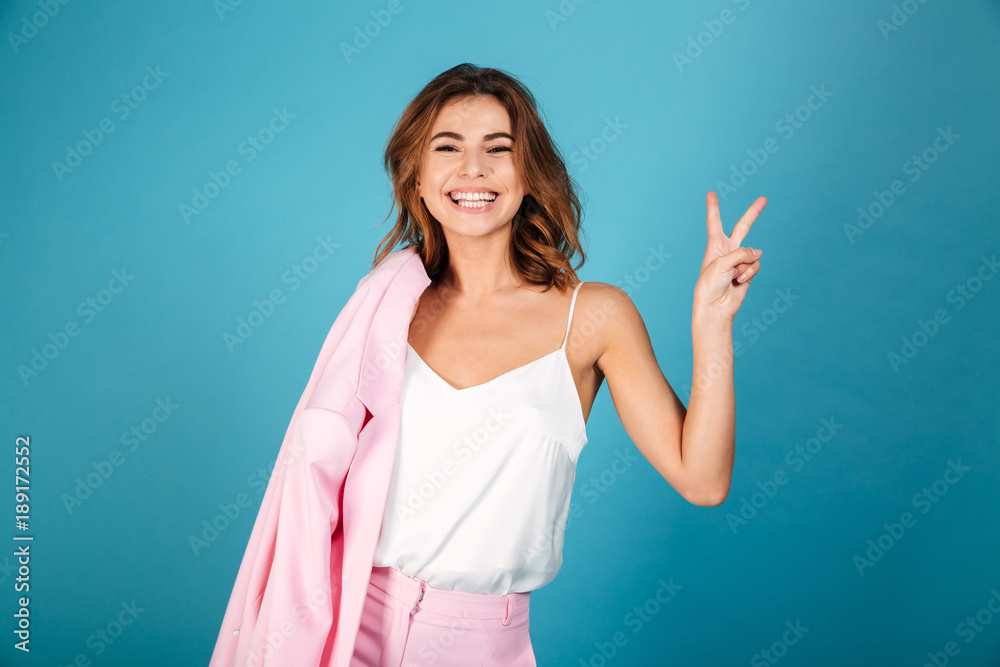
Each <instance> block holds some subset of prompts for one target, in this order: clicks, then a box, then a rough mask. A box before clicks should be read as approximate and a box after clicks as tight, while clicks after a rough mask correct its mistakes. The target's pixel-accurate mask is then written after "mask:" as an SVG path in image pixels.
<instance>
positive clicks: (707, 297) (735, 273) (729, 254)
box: [694, 191, 767, 322]
mask: <svg viewBox="0 0 1000 667" xmlns="http://www.w3.org/2000/svg"><path fill="white" fill-rule="evenodd" d="M765 206H767V199H765V198H764V197H759V198H758V199H757V201H755V202H754V203H753V204H752V205H751V206H750V208H748V209H747V212H746V213H744V214H743V217H742V218H740V219H739V222H737V223H736V226H735V227H733V233H732V234H730V235H729V236H726V233H725V232H724V231H722V219H721V218H720V217H719V198H718V197H717V196H716V195H715V193H714V192H712V191H709V193H708V246H707V247H706V248H705V258H704V259H703V260H702V262H701V274H700V275H699V276H698V282H697V283H695V286H694V311H695V313H697V314H701V315H709V314H712V315H714V316H717V317H720V318H725V319H728V321H729V322H732V320H733V319H734V318H735V317H736V311H738V310H739V309H740V306H741V305H742V304H743V298H744V297H745V296H746V294H747V290H748V289H749V288H750V281H751V280H753V277H754V276H755V275H757V272H758V271H760V259H759V258H760V256H761V254H763V253H762V252H761V251H760V250H755V249H753V248H743V247H740V243H741V242H742V241H743V239H744V238H745V237H746V235H747V232H749V231H750V226H751V225H752V224H753V222H754V220H756V219H757V215H758V214H760V212H761V211H762V210H764V207H765Z"/></svg>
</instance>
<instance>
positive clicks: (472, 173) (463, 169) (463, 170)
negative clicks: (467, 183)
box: [459, 150, 487, 178]
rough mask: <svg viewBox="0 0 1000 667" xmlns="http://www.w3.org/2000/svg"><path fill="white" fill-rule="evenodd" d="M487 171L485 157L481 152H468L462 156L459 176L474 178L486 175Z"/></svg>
mask: <svg viewBox="0 0 1000 667" xmlns="http://www.w3.org/2000/svg"><path fill="white" fill-rule="evenodd" d="M486 171H487V167H486V164H485V163H484V157H483V155H482V154H481V153H480V152H479V151H475V150H467V151H465V152H464V153H463V154H462V162H461V165H460V166H459V175H460V176H468V177H470V178H474V177H476V176H480V175H483V174H485V173H486Z"/></svg>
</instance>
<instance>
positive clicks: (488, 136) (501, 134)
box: [431, 132, 514, 141]
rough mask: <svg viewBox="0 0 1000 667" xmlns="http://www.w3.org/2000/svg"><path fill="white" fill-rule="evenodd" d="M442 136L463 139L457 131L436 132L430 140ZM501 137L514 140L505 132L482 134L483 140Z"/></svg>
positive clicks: (457, 139)
mask: <svg viewBox="0 0 1000 667" xmlns="http://www.w3.org/2000/svg"><path fill="white" fill-rule="evenodd" d="M442 137H447V138H449V139H455V140H456V141H465V137H463V136H462V135H461V134H459V133H457V132H438V133H437V134H435V135H434V136H433V137H431V141H434V140H435V139H440V138H442ZM501 138H506V139H510V140H511V141H514V137H512V136H510V135H509V134H507V133H506V132H493V133H492V134H484V135H483V141H493V140H494V139H501Z"/></svg>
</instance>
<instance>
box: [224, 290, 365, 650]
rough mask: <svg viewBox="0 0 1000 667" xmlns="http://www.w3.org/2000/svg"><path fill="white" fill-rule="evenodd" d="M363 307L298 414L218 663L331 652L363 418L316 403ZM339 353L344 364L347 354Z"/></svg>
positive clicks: (334, 333)
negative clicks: (347, 495)
mask: <svg viewBox="0 0 1000 667" xmlns="http://www.w3.org/2000/svg"><path fill="white" fill-rule="evenodd" d="M362 282H364V281H363V280H362ZM360 303H361V292H360V291H356V292H355V294H354V296H352V297H351V299H350V300H349V301H348V303H347V304H346V305H345V306H344V309H343V310H342V311H341V313H340V315H338V317H337V319H336V321H335V322H334V324H333V327H332V328H331V330H330V333H329V334H328V336H327V339H326V341H325V342H324V344H323V348H322V350H321V352H320V355H319V358H318V359H317V362H316V364H315V367H314V368H313V372H312V374H311V376H310V378H309V382H308V383H307V385H306V389H305V391H304V392H303V394H302V397H301V398H300V399H299V402H298V405H297V406H296V408H295V411H294V413H293V415H292V420H291V423H290V424H289V427H288V430H287V432H286V434H285V438H284V440H283V442H282V445H281V448H280V450H279V452H278V458H277V461H276V462H275V466H274V469H273V471H272V473H271V478H270V480H269V482H268V485H267V489H266V490H265V492H264V498H263V500H262V501H261V506H260V509H259V510H258V513H257V519H256V521H255V523H254V527H253V531H252V532H251V535H250V540H249V543H248V545H247V549H246V552H245V553H244V556H243V560H242V563H241V564H240V569H239V572H238V574H237V576H236V583H235V585H234V587H233V592H232V594H231V596H230V600H229V604H228V606H227V608H226V613H225V616H224V618H223V622H222V629H221V630H220V633H219V636H218V639H217V640H216V645H215V650H214V652H213V654H212V659H211V662H210V666H209V667H313V666H317V667H318V666H319V665H320V664H321V662H320V661H321V659H322V657H323V655H324V653H326V654H327V655H328V654H329V650H330V646H332V643H333V639H334V634H335V629H336V618H337V615H338V613H339V597H338V596H337V595H336V592H337V591H339V590H340V581H339V580H338V581H336V582H333V583H335V584H336V585H335V586H332V585H331V571H333V572H336V571H338V570H339V567H338V565H339V563H337V562H336V560H337V558H342V553H341V554H337V553H333V546H332V545H333V534H334V532H335V531H336V529H337V526H338V524H339V523H340V520H341V507H340V502H341V501H340V498H341V497H342V496H341V494H342V490H343V486H344V480H345V478H346V476H347V472H348V469H349V468H350V465H351V461H352V459H353V457H354V454H355V452H356V451H357V444H358V434H359V433H360V431H361V428H362V427H363V416H364V415H363V414H362V415H361V418H359V417H358V415H356V414H353V413H349V414H350V416H348V414H345V413H343V412H341V411H337V410H332V409H327V408H326V407H312V406H309V403H310V398H311V397H312V395H313V391H314V389H315V388H316V385H317V383H318V382H319V380H320V378H321V377H322V376H323V375H324V372H325V371H327V370H328V369H327V366H328V364H329V362H330V360H331V357H332V356H334V350H335V348H337V346H338V345H340V344H341V343H342V342H344V338H345V335H346V336H347V338H348V339H350V337H351V335H350V332H349V330H348V327H349V325H350V322H351V320H352V318H354V317H355V315H356V314H357V313H356V311H357V309H358V307H359V305H360ZM361 319H362V320H363V319H364V315H363V314H362V315H361ZM345 346H347V343H346V342H345ZM339 353H340V354H339V355H338V357H340V358H342V357H343V353H344V349H343V348H341V349H340V350H339ZM336 370H337V369H330V371H332V372H336ZM307 406H308V407H307Z"/></svg>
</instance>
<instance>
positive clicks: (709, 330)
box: [351, 64, 767, 667]
mask: <svg viewBox="0 0 1000 667" xmlns="http://www.w3.org/2000/svg"><path fill="white" fill-rule="evenodd" d="M385 164H386V168H387V170H388V171H389V173H390V175H391V178H392V182H393V187H394V195H395V200H396V202H397V203H398V204H399V212H398V217H397V220H396V223H395V226H394V227H393V229H392V230H391V231H390V232H389V234H388V235H387V236H386V237H385V238H384V239H383V241H382V243H381V244H380V246H379V249H378V251H377V254H376V257H375V259H374V262H373V266H376V267H377V266H378V265H379V263H380V262H381V261H382V260H383V259H384V258H385V257H386V256H387V255H388V254H389V253H390V251H391V250H392V249H393V248H394V247H396V246H397V244H399V243H400V242H403V243H404V244H405V247H412V248H414V249H416V251H417V252H418V253H419V255H420V258H421V261H422V262H423V264H424V267H425V269H426V271H427V275H428V276H430V285H429V286H428V287H427V288H426V289H425V290H424V291H423V293H422V294H421V295H420V297H419V301H418V302H417V305H416V308H415V310H414V312H413V317H412V318H411V324H410V327H409V332H408V336H407V353H406V360H405V375H404V380H403V388H402V402H401V417H400V427H399V444H398V451H397V453H396V458H395V462H394V466H393V470H392V478H391V482H390V484H389V491H388V498H387V501H386V505H385V512H384V515H383V521H382V526H381V532H380V534H379V538H378V544H377V548H376V551H375V556H374V560H373V568H372V574H371V578H370V583H369V587H368V595H367V598H366V601H365V605H364V612H363V615H362V618H361V624H360V628H359V630H358V634H357V638H356V640H355V648H354V657H353V659H352V661H351V665H355V666H358V667H360V666H367V665H390V664H391V665H424V664H434V665H534V664H535V660H534V656H533V652H532V648H531V642H530V638H529V635H528V600H529V596H530V591H531V590H536V589H538V588H540V587H541V586H544V585H545V584H546V583H548V582H549V581H551V580H552V578H553V577H554V576H555V575H556V573H557V571H558V569H559V566H560V564H561V562H562V546H563V527H564V526H565V522H566V515H567V513H568V510H569V502H570V494H571V492H572V488H573V479H574V473H575V465H576V461H577V457H578V456H579V454H580V451H581V450H582V449H583V446H584V445H585V444H586V429H585V423H586V420H587V417H588V415H589V413H590V409H591V406H592V405H593V402H594V399H595V397H596V395H597V392H598V389H599V388H600V386H601V384H602V382H603V381H604V380H605V379H606V380H607V382H608V388H609V390H610V391H611V394H612V397H613V399H614V405H615V408H616V410H617V412H618V415H619V417H620V418H621V421H622V423H623V425H624V426H625V429H626V431H627V432H628V434H629V437H630V438H631V439H632V441H633V442H634V443H635V444H636V446H637V447H638V448H639V451H640V452H642V454H643V455H644V456H645V457H646V458H647V459H648V460H649V462H650V463H651V464H652V465H653V467H654V468H656V470H657V471H658V472H659V473H660V474H661V475H663V477H664V478H665V479H666V480H667V481H668V482H669V483H670V484H671V485H672V486H673V487H674V488H675V489H676V490H677V491H678V492H679V493H680V494H681V495H682V496H683V497H684V498H685V499H687V500H688V501H690V502H692V503H694V504H697V505H704V506H714V505H718V504H720V503H722V502H723V501H724V500H725V498H726V496H727V494H728V491H729V484H730V480H731V475H732V467H733V458H734V437H735V436H734V419H735V417H734V391H733V374H732V364H733V354H732V344H733V343H732V322H733V318H734V317H735V315H736V312H737V310H738V309H739V307H740V305H741V303H742V302H743V299H744V297H745V295H746V293H747V289H748V288H749V285H750V282H751V281H752V279H753V277H754V276H755V275H756V274H757V272H758V271H759V270H760V256H761V251H760V250H754V249H751V248H746V247H741V246H740V243H741V242H742V240H743V238H744V237H745V236H746V234H747V232H748V231H749V229H750V226H751V225H752V224H753V222H754V220H755V219H756V217H757V215H758V214H759V213H760V211H761V210H762V209H763V208H764V206H765V205H766V203H767V202H766V200H765V199H764V198H763V197H761V198H759V199H758V200H757V201H756V202H754V204H753V205H752V206H751V207H750V209H748V210H747V212H746V213H745V214H744V215H743V217H742V218H741V219H740V221H739V222H738V223H737V224H736V226H735V228H734V230H733V232H732V234H730V235H729V236H727V235H726V234H725V233H724V232H723V229H722V223H721V221H720V219H719V208H718V200H717V198H716V196H715V193H713V192H709V193H708V200H707V204H708V246H707V248H706V251H705V257H704V259H703V261H702V266H701V274H700V276H699V278H698V281H697V283H696V285H695V289H694V307H693V317H692V326H691V329H692V337H693V342H694V378H693V381H692V383H691V384H692V391H691V398H690V401H689V408H688V409H687V410H685V408H684V406H683V404H682V403H681V401H680V400H679V399H678V397H677V395H676V394H675V393H674V391H673V390H672V389H671V387H670V385H669V384H668V382H667V381H666V379H665V378H664V376H663V374H662V372H661V371H660V368H659V366H658V365H657V363H656V359H655V357H654V355H653V350H652V347H651V345H650V340H649V337H648V335H647V333H646V330H645V326H644V325H643V321H642V318H641V317H640V316H639V313H638V312H637V311H636V309H635V307H634V306H633V304H632V302H631V301H630V299H629V298H628V296H627V295H626V294H625V293H624V292H623V291H622V290H621V289H619V288H617V287H614V286H611V285H607V284H604V283H597V282H587V283H582V282H581V281H580V280H579V279H578V278H577V275H576V272H575V270H574V268H577V269H578V268H579V267H580V266H581V265H582V263H583V259H584V253H583V250H582V248H581V246H580V243H579V239H578V231H579V228H580V208H581V207H580V204H579V201H578V199H577V197H576V195H575V193H574V191H573V185H572V181H571V179H570V177H569V175H568V174H567V172H566V168H565V165H564V163H563V160H562V159H561V157H560V155H559V153H558V151H557V150H556V148H555V147H554V146H553V143H552V141H551V139H550V137H549V135H548V132H547V131H546V129H545V127H544V125H543V123H542V121H541V119H540V118H539V116H538V113H537V111H536V105H535V101H534V99H533V97H532V95H531V93H530V92H529V91H528V90H527V89H526V88H525V87H524V86H523V85H522V84H520V83H519V82H518V81H517V80H516V79H514V78H513V77H511V76H509V75H508V74H506V73H504V72H501V71H499V70H495V69H487V68H479V67H475V66H473V65H469V64H462V65H459V66H457V67H454V68H452V69H450V70H448V71H446V72H444V73H442V74H441V75H439V76H438V77H437V78H435V79H434V80H433V81H431V82H430V83H429V84H428V85H427V86H426V87H425V88H424V89H423V90H422V91H421V92H420V93H419V94H418V95H417V97H416V98H415V99H414V100H413V101H412V102H411V103H410V105H409V106H408V107H407V109H406V110H405V112H404V113H403V115H402V117H401V118H400V120H399V122H398V123H397V125H396V128H395V129H394V132H393V134H392V136H391V137H390V139H389V142H388V145H387V148H386V153H385ZM577 254H579V255H580V262H579V263H578V264H577V265H576V266H575V267H574V266H572V265H571V262H572V261H573V259H574V257H575V256H576V255H577ZM553 288H554V289H553Z"/></svg>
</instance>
